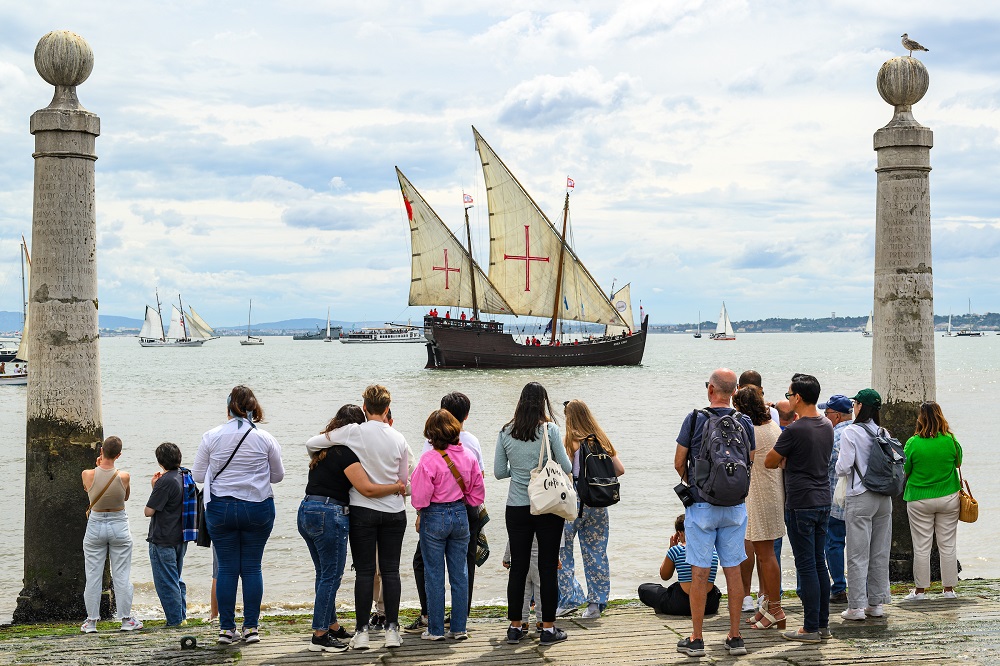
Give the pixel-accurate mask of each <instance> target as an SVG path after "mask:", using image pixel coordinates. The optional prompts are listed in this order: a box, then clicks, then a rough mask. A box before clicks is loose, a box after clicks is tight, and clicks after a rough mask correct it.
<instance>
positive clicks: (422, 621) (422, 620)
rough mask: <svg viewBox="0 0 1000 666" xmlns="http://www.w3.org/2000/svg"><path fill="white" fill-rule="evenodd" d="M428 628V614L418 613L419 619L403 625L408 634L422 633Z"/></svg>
mask: <svg viewBox="0 0 1000 666" xmlns="http://www.w3.org/2000/svg"><path fill="white" fill-rule="evenodd" d="M426 628H427V616H426V615H418V616H417V619H416V620H414V621H413V622H411V623H410V624H408V625H406V626H405V627H403V631H405V632H406V633H408V634H422V633H423V632H424V629H426Z"/></svg>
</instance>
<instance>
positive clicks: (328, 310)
mask: <svg viewBox="0 0 1000 666" xmlns="http://www.w3.org/2000/svg"><path fill="white" fill-rule="evenodd" d="M326 339H327V340H329V339H330V308H327V309H326Z"/></svg>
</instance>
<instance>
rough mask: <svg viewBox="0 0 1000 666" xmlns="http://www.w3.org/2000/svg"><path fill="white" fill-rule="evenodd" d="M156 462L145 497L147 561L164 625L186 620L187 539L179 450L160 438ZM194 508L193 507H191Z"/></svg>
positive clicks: (180, 623) (179, 623)
mask: <svg viewBox="0 0 1000 666" xmlns="http://www.w3.org/2000/svg"><path fill="white" fill-rule="evenodd" d="M156 462H157V463H158V464H159V465H160V467H162V468H163V471H162V472H157V473H156V474H154V475H153V478H152V480H150V485H152V486H153V492H152V493H150V495H149V500H147V501H146V508H145V509H143V513H144V515H145V516H146V517H147V518H149V536H148V537H146V541H148V542H149V565H150V567H151V568H152V569H153V585H155V586H156V596H157V597H159V598H160V605H161V606H163V615H164V617H166V620H167V626H168V627H179V626H182V625H186V624H187V586H186V585H184V580H183V579H182V578H181V572H182V571H183V569H184V555H185V553H187V542H186V541H185V540H184V528H183V519H184V475H183V474H182V473H181V469H180V467H181V450H180V449H179V448H178V447H177V445H176V444H172V443H170V442H164V443H162V444H160V445H159V446H158V447H156ZM195 508H196V510H197V507H195Z"/></svg>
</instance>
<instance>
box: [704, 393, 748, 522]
mask: <svg viewBox="0 0 1000 666" xmlns="http://www.w3.org/2000/svg"><path fill="white" fill-rule="evenodd" d="M699 413H701V414H703V415H704V416H705V417H706V418H707V421H706V422H705V427H704V428H703V429H702V434H701V448H700V449H699V450H698V455H697V457H696V458H695V459H694V483H693V485H694V486H695V487H696V488H697V489H698V492H699V493H701V497H702V499H703V500H704V501H706V502H708V503H709V504H714V505H715V506H737V505H739V504H743V502H744V501H745V500H746V497H747V494H748V493H749V492H750V465H751V461H750V435H749V433H747V431H746V426H744V425H743V422H742V420H741V418H740V417H741V416H742V414H740V413H739V412H737V411H733V412H732V413H730V414H725V415H721V416H720V415H719V414H716V413H715V412H713V411H711V410H706V409H700V410H699V409H696V410H694V412H693V413H692V414H691V435H692V436H693V435H694V428H695V424H696V422H697V420H698V414H699Z"/></svg>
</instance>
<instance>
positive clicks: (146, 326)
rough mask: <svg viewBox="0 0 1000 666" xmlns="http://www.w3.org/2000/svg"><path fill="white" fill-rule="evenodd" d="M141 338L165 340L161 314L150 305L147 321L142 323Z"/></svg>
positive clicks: (147, 311) (147, 310)
mask: <svg viewBox="0 0 1000 666" xmlns="http://www.w3.org/2000/svg"><path fill="white" fill-rule="evenodd" d="M139 337H140V338H152V339H155V340H162V339H163V322H161V321H160V314H159V313H158V312H157V311H156V310H154V309H153V308H151V307H150V306H148V305H147V306H146V321H144V322H142V328H141V329H139Z"/></svg>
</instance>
